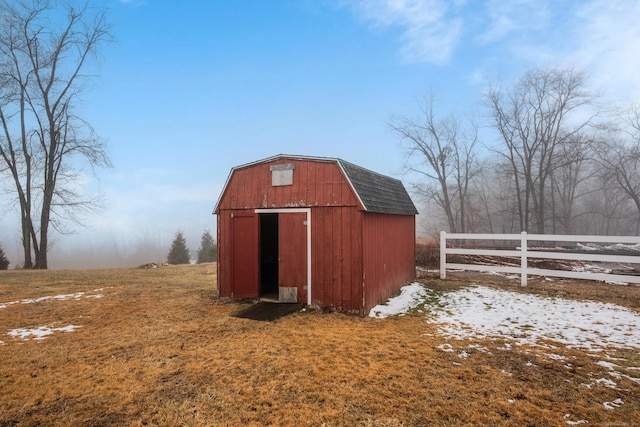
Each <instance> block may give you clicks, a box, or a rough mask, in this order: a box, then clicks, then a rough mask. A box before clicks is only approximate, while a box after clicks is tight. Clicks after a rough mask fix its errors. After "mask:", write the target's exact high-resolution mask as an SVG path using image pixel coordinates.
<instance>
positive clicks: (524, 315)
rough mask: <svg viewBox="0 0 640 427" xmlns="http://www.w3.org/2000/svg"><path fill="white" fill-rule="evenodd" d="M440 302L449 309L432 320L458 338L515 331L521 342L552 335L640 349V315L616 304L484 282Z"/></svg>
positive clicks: (569, 341) (573, 343) (583, 343)
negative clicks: (546, 295)
mask: <svg viewBox="0 0 640 427" xmlns="http://www.w3.org/2000/svg"><path fill="white" fill-rule="evenodd" d="M440 303H441V304H443V305H445V306H446V309H445V310H443V311H437V312H436V313H434V316H433V318H432V319H431V320H430V321H431V322H434V323H438V325H439V330H440V332H441V333H442V334H444V335H447V336H449V337H452V338H460V339H462V338H466V337H469V336H473V337H480V338H482V337H509V338H511V339H513V340H514V341H515V342H516V343H521V344H524V343H535V342H536V341H537V340H539V339H550V340H554V341H557V342H560V343H563V344H565V345H567V346H569V347H584V348H594V347H603V346H615V347H625V348H638V349H640V334H638V333H637V331H638V330H640V315H639V314H638V313H636V312H634V311H632V310H629V309H627V308H624V307H621V306H618V305H615V304H605V303H601V302H593V301H575V300H568V299H564V298H550V297H544V296H539V295H533V294H523V293H519V292H511V291H505V290H499V289H493V288H488V287H484V286H475V287H471V288H466V289H463V290H460V291H457V292H449V293H446V294H443V295H442V296H441V298H440Z"/></svg>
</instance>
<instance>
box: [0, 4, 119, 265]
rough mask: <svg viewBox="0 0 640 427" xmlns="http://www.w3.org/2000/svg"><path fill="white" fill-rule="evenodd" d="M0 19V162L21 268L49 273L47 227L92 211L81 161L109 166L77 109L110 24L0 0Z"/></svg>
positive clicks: (85, 11) (87, 12)
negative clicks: (80, 187) (10, 193)
mask: <svg viewBox="0 0 640 427" xmlns="http://www.w3.org/2000/svg"><path fill="white" fill-rule="evenodd" d="M0 19H1V20H2V26H1V27H0V28H1V29H0V123H1V125H2V136H1V137H0V158H1V159H2V160H3V162H4V165H5V166H6V167H7V170H8V171H9V175H10V176H11V178H12V180H13V183H14V186H15V191H16V198H17V200H18V204H19V207H20V214H21V224H22V244H23V251H24V267H25V268H32V267H35V268H47V267H48V265H47V251H48V246H49V229H50V226H53V227H56V228H57V229H61V226H62V223H63V221H64V220H66V219H76V218H77V214H78V213H80V212H82V211H84V210H86V209H93V208H95V207H96V201H97V200H96V199H93V200H86V199H84V198H83V197H82V196H81V194H79V192H78V191H77V190H75V184H76V183H77V181H78V179H79V177H80V176H81V171H80V170H78V169H77V161H78V159H82V160H84V161H86V162H87V163H88V164H89V165H90V166H91V168H92V169H93V168H94V167H96V166H109V165H110V162H109V159H108V157H107V155H106V152H105V149H104V145H103V143H102V141H101V140H100V139H99V138H97V137H96V136H95V134H94V133H93V130H92V128H91V126H90V125H89V123H87V122H86V121H85V120H83V119H82V118H81V117H80V116H78V115H77V114H76V108H75V107H76V106H77V103H78V100H79V96H80V95H81V93H82V89H83V86H82V83H83V80H84V78H85V77H87V76H85V75H83V74H82V70H83V69H84V68H85V67H86V65H87V63H88V61H89V60H90V59H91V58H92V57H93V56H94V55H95V54H96V53H97V51H98V49H99V47H100V46H101V45H102V44H103V43H104V42H106V41H108V40H109V39H110V34H109V25H108V24H107V22H106V15H105V11H104V10H97V12H96V10H95V9H92V8H90V7H89V6H88V4H85V5H83V6H80V7H75V6H74V5H73V4H72V3H70V2H69V3H65V4H64V5H62V6H61V5H60V4H59V3H58V2H55V1H48V0H23V1H19V2H9V1H6V0H4V1H1V2H0ZM74 166H75V167H74ZM34 258H35V263H34Z"/></svg>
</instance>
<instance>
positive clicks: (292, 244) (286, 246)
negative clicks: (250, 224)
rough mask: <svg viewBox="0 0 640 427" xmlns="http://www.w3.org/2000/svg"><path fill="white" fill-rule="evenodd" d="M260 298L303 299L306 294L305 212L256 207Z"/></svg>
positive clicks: (306, 224)
mask: <svg viewBox="0 0 640 427" xmlns="http://www.w3.org/2000/svg"><path fill="white" fill-rule="evenodd" d="M257 213H258V218H259V222H258V223H259V248H260V254H259V259H260V271H259V282H260V287H259V288H260V298H262V299H266V300H272V301H279V302H303V303H304V302H307V300H308V295H309V294H310V275H309V274H308V273H309V265H310V261H311V260H310V258H311V254H310V248H309V246H310V245H309V244H308V243H309V240H310V238H309V237H310V236H309V235H310V227H309V226H310V224H309V220H308V218H309V212H308V211H307V210H306V209H305V210H298V209H290V210H287V209H281V210H280V209H279V210H266V209H265V210H257Z"/></svg>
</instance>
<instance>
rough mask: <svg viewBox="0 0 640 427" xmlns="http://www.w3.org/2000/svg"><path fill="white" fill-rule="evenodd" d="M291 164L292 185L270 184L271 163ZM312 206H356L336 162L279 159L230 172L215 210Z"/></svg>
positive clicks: (354, 199)
mask: <svg viewBox="0 0 640 427" xmlns="http://www.w3.org/2000/svg"><path fill="white" fill-rule="evenodd" d="M286 163H293V164H294V165H295V169H294V170H293V185H284V186H277V187H274V186H272V185H271V170H270V169H269V167H270V166H272V165H277V164H286ZM313 206H353V207H357V206H359V202H358V199H357V197H356V196H355V195H354V194H353V191H352V190H351V187H350V186H349V183H348V182H347V180H346V179H345V178H344V176H343V175H342V171H341V170H340V168H339V167H338V165H337V164H336V163H335V162H328V161H327V162H325V161H309V160H297V159H290V160H289V159H279V160H277V161H272V162H265V163H258V164H255V165H250V166H246V167H244V168H240V169H236V170H234V171H233V174H232V176H231V177H230V179H229V182H228V183H227V186H226V188H225V192H224V194H223V195H222V197H221V199H220V202H219V204H218V211H221V210H226V209H256V208H261V209H270V208H287V207H289V208H293V207H313Z"/></svg>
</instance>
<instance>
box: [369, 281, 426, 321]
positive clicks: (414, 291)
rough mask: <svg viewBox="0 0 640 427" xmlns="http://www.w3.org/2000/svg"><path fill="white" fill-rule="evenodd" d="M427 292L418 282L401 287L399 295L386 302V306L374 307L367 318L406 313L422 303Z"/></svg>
mask: <svg viewBox="0 0 640 427" xmlns="http://www.w3.org/2000/svg"><path fill="white" fill-rule="evenodd" d="M426 295H427V290H426V289H425V288H424V287H423V286H422V285H421V284H420V283H418V282H414V283H412V284H410V285H407V286H403V287H402V288H401V289H400V295H398V296H397V297H395V298H391V299H389V300H387V303H386V304H379V305H376V306H375V307H373V308H372V309H371V311H370V312H369V317H376V318H385V317H389V316H394V315H401V314H405V313H407V312H408V311H409V310H411V309H412V308H415V307H416V306H418V305H420V304H421V303H423V302H424V297H425V296H426Z"/></svg>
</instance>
